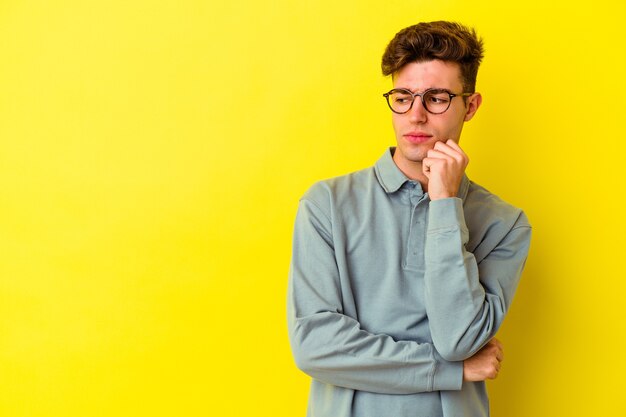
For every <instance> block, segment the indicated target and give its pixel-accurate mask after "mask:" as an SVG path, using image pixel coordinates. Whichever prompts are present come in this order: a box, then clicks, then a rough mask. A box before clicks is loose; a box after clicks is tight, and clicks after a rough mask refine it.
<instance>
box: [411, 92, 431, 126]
mask: <svg viewBox="0 0 626 417" xmlns="http://www.w3.org/2000/svg"><path fill="white" fill-rule="evenodd" d="M409 117H410V120H411V122H412V123H423V122H425V121H426V119H427V118H428V111H427V110H426V108H424V103H422V100H421V99H420V98H419V97H415V101H414V102H413V106H412V107H411V110H409Z"/></svg>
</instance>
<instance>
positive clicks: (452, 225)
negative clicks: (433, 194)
mask: <svg viewBox="0 0 626 417" xmlns="http://www.w3.org/2000/svg"><path fill="white" fill-rule="evenodd" d="M454 229H461V230H462V231H464V232H467V226H466V225H465V216H464V214H463V200H461V199H460V198H458V197H450V198H442V199H440V200H435V201H431V202H430V204H429V209H428V231H427V232H428V233H436V232H438V231H446V230H454Z"/></svg>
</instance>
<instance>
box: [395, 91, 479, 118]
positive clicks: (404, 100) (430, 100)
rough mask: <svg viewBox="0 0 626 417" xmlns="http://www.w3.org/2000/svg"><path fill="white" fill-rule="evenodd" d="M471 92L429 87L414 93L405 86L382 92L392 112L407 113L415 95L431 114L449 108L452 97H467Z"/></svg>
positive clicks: (439, 112)
mask: <svg viewBox="0 0 626 417" xmlns="http://www.w3.org/2000/svg"><path fill="white" fill-rule="evenodd" d="M471 95H472V93H462V94H453V93H451V92H449V91H448V90H445V89H443V88H429V89H428V90H426V91H424V92H423V93H414V92H412V91H410V90H407V89H405V88H394V89H393V90H391V91H389V92H388V93H385V94H383V97H385V98H386V99H387V104H388V105H389V108H390V109H391V111H392V112H394V113H398V114H404V113H407V112H408V111H409V110H411V108H412V107H413V102H414V101H415V97H419V98H421V99H422V104H423V105H424V108H425V109H426V110H427V111H428V112H429V113H432V114H441V113H444V112H445V111H446V110H448V109H449V108H450V103H451V102H452V99H453V98H454V97H468V96H471Z"/></svg>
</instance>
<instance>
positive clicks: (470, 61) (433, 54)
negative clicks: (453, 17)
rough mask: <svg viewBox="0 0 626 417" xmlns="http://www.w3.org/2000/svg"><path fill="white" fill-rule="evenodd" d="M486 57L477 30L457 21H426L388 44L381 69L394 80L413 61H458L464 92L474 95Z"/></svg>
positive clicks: (409, 28)
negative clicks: (477, 79)
mask: <svg viewBox="0 0 626 417" xmlns="http://www.w3.org/2000/svg"><path fill="white" fill-rule="evenodd" d="M483 54H484V49H483V41H482V39H480V38H478V36H477V35H476V32H475V31H474V30H473V29H469V28H466V27H465V26H463V25H460V24H458V23H454V22H443V21H439V22H422V23H418V24H417V25H413V26H409V27H407V28H405V29H402V30H401V31H400V32H398V33H397V34H396V36H395V37H394V38H393V39H392V40H391V42H389V45H387V49H386V50H385V53H384V54H383V60H382V65H381V67H382V71H383V75H385V76H387V75H391V76H392V77H393V76H395V74H396V73H397V72H398V71H400V70H401V69H402V67H404V66H405V65H406V64H409V63H411V62H424V61H432V60H435V59H438V60H441V61H447V62H456V63H457V64H458V65H459V68H460V71H461V81H462V83H463V92H465V93H473V92H474V91H475V89H476V75H477V74H478V67H479V66H480V62H481V60H482V58H483Z"/></svg>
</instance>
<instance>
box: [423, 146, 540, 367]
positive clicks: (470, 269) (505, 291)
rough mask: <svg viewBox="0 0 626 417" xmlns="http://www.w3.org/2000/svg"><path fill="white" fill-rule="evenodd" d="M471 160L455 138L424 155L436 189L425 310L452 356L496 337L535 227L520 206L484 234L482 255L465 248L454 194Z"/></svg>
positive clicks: (444, 351) (439, 343) (441, 347)
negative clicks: (478, 255)
mask: <svg viewBox="0 0 626 417" xmlns="http://www.w3.org/2000/svg"><path fill="white" fill-rule="evenodd" d="M466 165H467V156H466V155H465V154H464V153H463V151H462V150H461V149H460V148H459V146H458V145H457V144H456V143H454V142H452V141H448V142H447V143H446V144H443V143H438V144H437V145H436V146H435V149H434V150H433V151H430V152H429V154H428V158H426V159H425V160H424V170H425V172H424V173H425V175H427V176H428V177H429V185H428V188H429V194H430V193H431V190H432V192H433V195H431V203H430V207H429V223H428V230H427V236H426V247H425V260H426V273H425V277H424V281H425V287H426V311H427V314H428V318H429V325H430V331H431V335H432V338H433V343H434V344H435V347H436V348H437V350H438V351H439V353H440V354H441V355H442V356H443V357H444V358H445V359H447V360H450V361H459V360H464V359H466V358H469V357H470V356H472V355H474V354H475V353H476V352H478V351H479V350H480V349H481V347H483V346H484V345H485V344H486V343H487V342H488V341H489V340H491V339H492V338H493V337H494V335H495V333H496V332H497V330H498V328H499V327H500V325H501V324H502V321H503V320H504V316H505V314H506V312H507V310H508V308H509V306H510V304H511V301H512V298H513V294H514V292H515V289H516V287H517V283H518V282H519V278H520V275H521V273H522V269H523V267H524V263H525V261H526V257H527V255H528V249H529V243H530V233H531V228H530V225H529V223H528V220H527V219H526V216H525V215H524V214H523V213H522V212H521V211H517V212H515V213H508V214H507V216H508V219H500V220H499V221H500V224H499V225H498V226H497V227H496V226H494V227H493V228H492V229H493V230H490V231H488V232H487V233H486V235H485V236H484V240H483V242H481V246H482V247H483V248H487V249H486V254H485V255H484V256H483V255H481V258H480V259H479V260H477V259H476V257H475V256H474V254H473V253H471V252H469V251H467V250H466V248H465V245H466V244H467V243H468V240H469V233H468V229H467V226H466V224H465V218H464V212H463V205H462V201H461V200H460V199H459V198H456V197H452V196H453V195H454V196H456V191H457V190H458V182H460V178H461V177H462V173H463V171H464V170H465V167H466ZM455 186H456V189H455V188H454V187H455ZM452 193H454V194H452ZM511 214H514V215H515V216H516V217H515V216H511ZM484 252H485V251H484Z"/></svg>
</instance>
